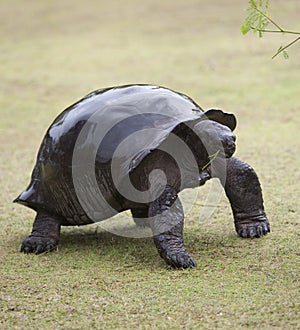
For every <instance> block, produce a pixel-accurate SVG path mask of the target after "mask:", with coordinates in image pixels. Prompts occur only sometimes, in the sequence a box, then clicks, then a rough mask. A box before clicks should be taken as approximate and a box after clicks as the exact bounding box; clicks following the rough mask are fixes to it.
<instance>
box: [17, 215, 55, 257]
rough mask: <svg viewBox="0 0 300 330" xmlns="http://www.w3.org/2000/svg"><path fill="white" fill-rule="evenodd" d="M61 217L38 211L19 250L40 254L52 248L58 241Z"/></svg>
mask: <svg viewBox="0 0 300 330" xmlns="http://www.w3.org/2000/svg"><path fill="white" fill-rule="evenodd" d="M60 225H61V219H60V218H58V217H55V216H51V215H49V214H48V213H46V212H44V211H38V212H37V215H36V218H35V220H34V223H33V228H32V232H31V234H30V235H29V236H28V237H26V238H25V239H24V240H23V242H22V245H21V252H24V253H35V254H40V253H43V252H50V251H52V250H54V249H55V248H56V247H57V245H58V241H59V235H60Z"/></svg>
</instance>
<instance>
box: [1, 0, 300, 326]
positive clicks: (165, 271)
mask: <svg viewBox="0 0 300 330" xmlns="http://www.w3.org/2000/svg"><path fill="white" fill-rule="evenodd" d="M246 7H247V1H238V0H233V1H225V0H222V1H216V0H213V1H204V0H185V1H179V0H165V1H157V0H151V1H150V0H149V1H148V0H143V1H138V0H131V1H129V0H124V1H121V0H113V1H103V0H99V1H93V0H87V1H79V0H73V1H70V0H64V1H58V0H53V1H48V2H47V1H36V0H27V1H24V0H10V1H5V0H2V1H0V18H1V28H0V38H1V39H0V40H1V43H0V50H1V51H0V71H1V78H0V86H1V94H0V114H1V123H0V150H1V154H0V156H1V162H0V172H1V176H0V179H1V190H0V194H1V195H0V201H1V202H0V221H1V227H0V235H1V241H0V246H1V248H0V271H1V275H0V277H1V284H0V328H1V329H245V328H249V329H300V321H299V309H300V304H299V222H300V221H299V214H300V205H299V194H300V188H299V181H300V155H299V141H300V131H299V127H300V116H299V114H300V107H299V95H300V94H299V91H300V80H299V77H300V75H299V74H300V61H299V45H295V46H294V47H293V48H292V49H291V50H290V51H289V55H290V59H289V60H284V59H283V58H282V57H278V58H276V59H275V60H271V56H272V55H273V54H274V52H275V51H276V50H277V48H279V46H280V45H282V44H283V43H284V42H287V41H289V40H290V39H289V38H288V37H285V36H282V35H276V36H272V35H269V36H265V37H264V38H262V39H259V38H257V37H256V36H255V35H252V34H251V35H250V34H249V35H247V36H242V35H241V33H240V31H239V26H240V24H241V22H242V21H243V19H244V17H245V15H246V13H245V11H244V10H245V8H246ZM270 7H271V14H272V17H273V18H274V19H276V20H277V21H279V22H280V23H281V25H282V26H284V27H286V28H289V29H292V30H299V29H300V26H299V9H300V8H299V3H298V1H296V0H288V1H279V0H276V1H275V0H274V1H270ZM128 83H153V84H159V85H164V86H167V87H169V88H172V89H175V90H177V91H180V92H183V93H186V94H188V95H189V96H191V97H192V98H194V99H195V100H196V101H197V102H198V103H199V104H200V105H201V106H202V107H203V108H209V107H217V108H222V109H224V110H226V111H228V112H233V113H235V114H236V116H237V118H238V127H237V130H236V135H237V153H236V155H237V156H238V157H239V158H241V159H242V160H244V161H247V162H249V163H250V164H251V165H252V166H253V167H254V168H255V169H256V171H257V173H258V174H259V177H260V181H261V184H262V187H263V193H264V199H265V207H266V211H267V214H268V217H269V220H270V223H271V231H272V232H271V234H269V235H268V236H266V237H264V238H262V239H253V240H243V239H240V238H238V237H237V236H236V234H235V231H234V226H233V220H232V215H231V210H230V207H229V204H228V202H227V200H226V199H225V197H224V196H223V197H222V200H221V202H220V205H218V207H217V209H216V211H215V212H214V214H213V215H212V216H211V218H210V219H206V220H205V221H200V220H199V210H200V208H201V196H204V195H205V193H206V191H207V190H206V189H207V188H206V187H203V189H202V188H201V189H200V190H199V196H200V200H199V201H198V202H197V203H196V205H195V206H194V208H193V210H192V212H191V213H189V214H188V215H187V218H186V225H185V243H186V246H187V248H188V250H189V251H190V253H191V254H192V255H193V256H194V258H195V260H196V261H197V263H198V267H197V268H196V269H193V270H184V271H174V270H171V269H169V268H167V267H166V266H165V263H164V261H163V260H162V259H160V257H159V256H158V254H157V251H156V249H155V247H154V244H153V242H152V239H151V238H143V239H132V238H125V237H120V236H116V235H113V234H111V233H109V232H105V231H104V230H103V229H102V228H101V226H97V225H92V226H86V227H81V228H77V227H73V228H63V230H62V236H61V243H60V245H59V249H58V251H56V252H53V253H49V254H43V255H39V256H36V255H23V254H21V253H20V252H19V248H20V244H21V241H22V239H23V238H24V237H25V236H26V235H28V234H29V233H30V230H31V226H32V220H33V217H34V212H32V211H31V210H29V209H27V208H25V207H22V206H20V205H16V204H12V200H13V199H14V198H15V197H16V196H17V195H18V194H19V193H20V192H21V191H22V190H23V189H24V188H25V187H26V185H27V184H28V182H29V178H30V174H31V170H32V168H33V165H34V162H35V157H36V153H37V150H38V148H39V145H40V141H41V139H42V137H43V135H44V133H45V131H46V129H47V127H48V126H49V125H50V123H51V122H52V120H53V119H54V117H55V116H56V115H57V114H58V113H60V112H61V110H63V109H64V108H65V107H67V106H68V105H70V104H71V103H73V102H74V101H76V100H78V99H79V98H81V97H82V96H83V95H85V94H87V93H88V92H90V91H92V90H94V89H97V88H101V87H106V86H111V85H120V84H128Z"/></svg>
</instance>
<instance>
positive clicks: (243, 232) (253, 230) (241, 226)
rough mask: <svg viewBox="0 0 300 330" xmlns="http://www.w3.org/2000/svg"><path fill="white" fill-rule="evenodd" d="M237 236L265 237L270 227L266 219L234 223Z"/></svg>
mask: <svg viewBox="0 0 300 330" xmlns="http://www.w3.org/2000/svg"><path fill="white" fill-rule="evenodd" d="M235 228H236V232H237V234H238V235H239V236H240V237H242V238H258V237H262V236H264V235H267V234H268V233H269V232H270V225H269V221H268V219H267V218H264V219H261V218H260V219H259V220H257V221H255V220H252V219H251V220H248V221H245V220H244V221H240V222H236V223H235Z"/></svg>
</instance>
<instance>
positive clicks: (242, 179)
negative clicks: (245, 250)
mask: <svg viewBox="0 0 300 330" xmlns="http://www.w3.org/2000/svg"><path fill="white" fill-rule="evenodd" d="M224 188H225V192H226V195H227V197H228V199H229V201H230V204H231V208H232V213H233V216H234V223H235V229H236V232H237V233H238V235H239V236H241V237H243V238H247V237H250V238H254V237H261V236H264V235H266V234H267V233H268V232H270V226H269V222H268V219H267V216H266V213H265V210H264V205H263V197H262V191H261V187H260V183H259V180H258V177H257V175H256V173H255V171H254V170H253V168H252V167H251V166H250V165H248V164H247V163H244V162H242V161H240V160H238V159H236V158H234V157H232V158H229V159H228V160H227V176H226V183H225V187H224Z"/></svg>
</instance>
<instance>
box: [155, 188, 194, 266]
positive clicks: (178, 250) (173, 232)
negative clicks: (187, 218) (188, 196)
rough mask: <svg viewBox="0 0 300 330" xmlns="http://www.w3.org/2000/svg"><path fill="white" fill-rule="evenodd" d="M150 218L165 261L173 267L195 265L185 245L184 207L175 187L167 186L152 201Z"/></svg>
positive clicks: (158, 246)
mask: <svg viewBox="0 0 300 330" xmlns="http://www.w3.org/2000/svg"><path fill="white" fill-rule="evenodd" d="M149 218H150V223H151V228H152V232H153V239H154V243H155V245H156V247H157V250H158V252H159V254H160V256H161V257H162V258H163V259H164V260H165V262H166V263H167V264H168V265H171V266H172V267H173V268H188V267H190V268H193V267H195V266H196V263H195V261H194V260H193V258H192V256H191V255H190V254H189V253H188V252H187V250H186V248H185V247H184V245H183V218H184V215H183V208H182V205H181V202H180V200H179V198H178V196H177V193H176V190H175V189H174V188H172V187H170V186H167V187H166V189H165V191H164V192H163V193H162V194H161V196H160V197H159V198H158V199H156V200H155V201H153V202H151V203H150V207H149Z"/></svg>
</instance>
